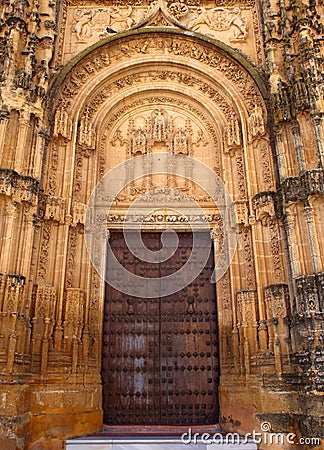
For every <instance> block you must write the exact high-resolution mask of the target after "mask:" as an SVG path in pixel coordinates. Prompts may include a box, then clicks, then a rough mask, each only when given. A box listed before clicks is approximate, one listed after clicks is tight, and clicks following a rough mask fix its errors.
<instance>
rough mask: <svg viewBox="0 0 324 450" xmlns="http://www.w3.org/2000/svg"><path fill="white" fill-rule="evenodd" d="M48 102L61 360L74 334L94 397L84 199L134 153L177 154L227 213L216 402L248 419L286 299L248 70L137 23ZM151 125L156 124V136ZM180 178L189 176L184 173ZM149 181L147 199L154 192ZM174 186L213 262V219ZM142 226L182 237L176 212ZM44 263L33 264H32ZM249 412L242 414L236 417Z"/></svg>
mask: <svg viewBox="0 0 324 450" xmlns="http://www.w3.org/2000/svg"><path fill="white" fill-rule="evenodd" d="M159 14H160V13H159ZM52 92H53V101H54V105H53V111H54V114H53V135H52V138H51V140H50V143H49V152H48V153H49V162H48V169H47V173H46V176H45V178H46V192H48V193H49V202H50V201H51V200H52V199H53V204H55V205H58V206H57V207H56V208H55V209H53V214H54V216H55V220H57V222H58V224H57V227H56V228H53V229H52V230H51V231H50V233H52V236H53V241H52V242H54V241H55V242H57V243H58V244H57V245H59V246H60V243H61V242H67V245H66V246H65V247H64V246H63V247H62V248H61V250H60V252H58V255H57V259H56V261H55V264H58V265H60V264H61V266H62V267H64V268H65V269H64V271H65V278H64V280H62V276H61V275H59V274H58V273H56V272H54V273H53V275H52V278H53V279H52V280H49V282H51V283H52V284H58V285H59V286H60V290H59V293H58V295H59V296H60V299H61V300H60V303H61V304H62V305H64V307H62V308H58V309H57V311H56V315H57V317H56V319H55V320H56V322H57V323H60V324H63V325H60V326H61V327H62V328H63V335H64V342H66V349H67V351H71V352H72V349H73V346H72V343H73V329H74V328H73V327H75V328H76V331H77V335H78V336H80V350H79V351H78V352H76V351H74V353H73V352H72V353H73V355H74V356H73V358H74V359H73V364H74V366H73V367H74V368H75V370H77V371H78V370H80V371H81V372H82V371H83V372H84V373H86V374H87V377H88V378H87V379H91V383H90V386H91V389H92V390H96V392H97V393H98V392H101V389H102V386H101V377H100V370H101V363H102V348H101V343H102V335H103V329H102V323H103V320H102V319H103V316H104V305H105V286H104V282H103V281H102V280H101V279H100V277H99V275H98V274H97V272H96V271H95V270H94V268H93V267H92V265H91V264H90V262H89V260H88V257H87V251H86V247H85V243H84V237H83V224H84V213H85V210H86V206H87V203H88V201H89V197H90V194H91V192H92V190H93V189H94V187H95V186H96V184H97V183H98V182H99V180H100V179H101V178H102V177H103V176H104V174H105V173H107V172H108V171H109V170H110V169H111V168H113V167H115V166H117V165H118V164H119V163H125V162H126V164H125V167H124V173H123V176H122V180H121V179H118V180H115V182H116V184H118V183H121V184H122V185H124V184H125V182H126V181H127V180H129V177H130V176H133V175H132V174H134V173H135V174H136V170H138V168H137V167H136V157H138V155H143V154H144V155H147V154H150V153H151V154H154V153H155V152H162V153H163V152H164V153H168V152H171V151H173V152H174V151H176V152H179V154H180V153H183V154H185V155H188V156H190V157H193V158H195V159H197V160H199V161H201V162H203V163H204V164H206V165H207V166H208V167H209V168H210V169H211V170H213V171H214V173H216V174H217V175H218V176H219V177H220V178H221V179H222V180H223V182H224V184H225V186H226V188H227V190H228V191H229V193H230V195H231V197H232V200H233V202H234V205H235V209H236V214H237V218H238V224H239V229H238V249H237V252H236V254H235V256H234V259H233V261H232V264H231V266H230V267H229V268H228V270H227V271H226V273H225V274H224V275H223V277H222V278H221V279H220V280H219V281H218V282H217V284H216V292H217V295H216V297H217V311H218V316H217V320H218V332H219V355H220V373H221V377H220V382H219V392H220V410H221V415H223V416H226V417H230V416H231V414H232V412H233V411H234V410H235V415H236V417H239V418H240V420H241V421H242V422H241V423H244V422H245V420H246V418H247V417H252V416H253V412H254V411H255V406H254V400H253V401H252V400H251V398H250V397H249V395H250V394H249V380H250V377H251V374H253V373H255V374H256V375H257V374H258V373H259V366H258V364H255V361H256V355H257V354H258V353H259V352H261V353H262V352H263V351H265V350H266V349H268V348H269V346H270V347H271V346H272V348H273V339H271V336H273V323H272V322H271V321H270V320H268V316H269V314H270V315H271V311H270V310H269V309H267V307H266V299H265V288H266V287H267V286H269V285H278V286H281V287H282V289H283V290H282V291H281V290H280V289H279V290H278V295H279V297H280V298H278V301H279V302H280V301H285V297H284V289H285V285H284V282H285V277H286V274H285V266H284V262H283V254H284V252H283V249H282V248H281V244H280V242H281V238H280V237H279V239H278V242H279V243H276V238H277V236H280V233H281V231H280V226H279V223H278V220H279V219H277V218H276V217H275V216H274V214H272V211H273V208H274V196H273V194H272V192H273V189H274V187H275V179H274V174H273V165H272V157H271V151H270V143H269V136H268V129H267V119H266V117H267V110H266V105H265V101H264V96H265V90H264V88H263V84H262V82H261V78H260V77H259V75H258V73H257V71H256V70H255V69H254V68H253V67H252V65H251V64H250V63H248V62H247V61H246V60H245V59H244V58H243V57H242V56H241V55H239V54H238V53H236V52H235V51H233V50H231V49H230V48H229V47H227V46H226V45H225V44H221V43H219V42H217V41H214V40H211V39H208V38H204V39H202V38H201V37H199V36H198V35H196V34H195V33H191V34H190V36H189V35H186V34H185V33H183V32H182V30H179V29H176V27H174V26H173V25H172V26H169V25H163V26H158V28H157V29H156V28H155V27H151V26H150V25H149V24H148V25H147V26H146V25H145V24H144V25H143V28H142V29H138V30H136V31H130V32H125V33H120V34H119V35H118V36H116V37H111V38H108V39H105V40H102V41H101V42H100V43H97V44H95V45H93V46H92V47H90V48H88V49H87V50H86V51H84V52H83V53H82V54H80V55H79V56H78V57H76V58H75V59H74V60H72V61H71V63H69V64H68V65H67V66H66V67H65V69H64V70H63V71H62V73H61V75H60V77H58V81H57V84H56V85H55V86H54V87H53V90H52ZM157 118H162V121H161V123H162V122H163V123H164V125H163V123H162V126H160V127H159V126H157V125H156V127H155V125H153V124H155V123H156V124H157V122H158V120H157ZM166 124H168V127H169V129H168V130H169V131H168V133H167V132H166V130H165V129H164V128H165V126H166ZM59 155H60V157H59ZM184 170H185V171H187V173H190V170H191V168H190V165H189V166H187V167H184ZM171 178H172V177H169V181H167V182H166V185H167V186H168V182H170V180H171ZM147 181H148V183H147V186H146V187H145V186H144V194H145V189H148V190H149V189H151V187H152V185H151V184H150V180H147ZM160 181H161V180H160ZM154 182H156V185H155V187H160V188H163V186H161V185H159V180H155V181H154V180H153V186H154ZM171 184H172V183H171ZM180 187H181V189H183V190H184V191H185V192H190V195H191V196H192V197H193V198H194V199H195V200H196V201H197V202H198V203H199V205H200V206H201V207H202V208H203V210H204V213H205V215H206V217H207V218H208V226H209V229H210V230H211V231H212V238H213V240H215V242H214V247H215V254H216V256H217V254H218V253H219V245H220V244H221V243H222V242H224V240H226V236H224V230H223V227H222V223H221V220H220V216H219V214H218V213H217V211H216V210H215V208H214V205H213V204H212V203H211V202H210V198H208V196H206V194H205V193H204V192H202V191H201V190H199V189H198V188H196V187H194V186H193V185H185V184H184V185H182V186H180ZM142 188H143V186H142V185H139V184H136V182H135V183H133V184H131V185H130V190H129V191H128V193H127V195H123V194H121V195H120V196H117V197H116V199H115V203H114V208H113V210H112V212H111V214H109V215H108V217H106V218H105V219H104V224H105V226H104V227H103V229H102V235H103V236H107V230H109V231H110V233H113V232H114V230H115V231H116V230H118V229H120V227H121V226H122V224H123V221H124V218H125V214H126V211H127V208H128V206H129V202H130V201H133V200H134V199H136V197H137V196H138V195H143V191H142ZM186 190H187V191H186ZM261 194H262V195H261ZM61 198H64V199H65V198H68V199H69V200H68V204H67V208H68V210H69V217H70V220H71V226H66V224H63V223H60V216H59V214H60V207H59V205H60V204H61V203H60V201H61V200H60V199H61ZM56 216H57V218H56ZM267 218H270V219H271V223H269V222H267ZM150 220H152V221H153V223H154V227H153V228H154V230H155V231H159V227H162V228H163V227H164V226H165V224H166V223H168V221H170V222H172V224H173V225H174V226H175V227H177V228H178V231H179V232H185V231H186V227H185V225H184V222H183V217H181V215H179V214H171V213H169V212H167V211H159V212H158V213H157V214H156V215H155V217H153V218H151V219H150ZM170 222H169V223H170ZM151 223H152V222H151ZM265 224H269V226H268V225H266V226H265ZM46 227H47V228H46ZM42 233H43V235H42V237H41V239H44V240H46V239H47V236H48V235H49V230H48V224H47V225H45V226H44V230H43V232H42ZM53 233H54V234H53ZM52 245H56V244H52ZM95 245H97V248H96V254H97V258H98V259H100V260H105V257H106V255H105V251H106V250H105V248H104V246H102V245H101V244H100V242H99V240H98V243H97V244H96V242H95ZM265 255H266V258H267V263H266V264H267V265H268V267H269V271H268V275H267V277H266V279H265V278H262V272H260V271H257V270H256V268H257V267H264V264H265V261H264V258H265ZM44 259H46V258H43V255H42V254H41V255H40V262H41V264H42V261H43V260H44ZM57 277H59V279H56V278H57ZM276 292H277V291H276ZM75 308H79V313H80V314H79V316H78V317H80V320H78V322H77V323H75V324H74V322H73V320H72V319H71V314H70V311H71V310H75ZM81 309H82V310H81ZM258 324H259V325H258ZM57 339H58V341H59V339H60V333H59V332H58V333H57ZM81 348H82V349H81ZM80 355H81V356H80ZM82 388H83V387H82ZM238 404H239V405H241V406H240V407H239V408H238V407H237V406H238ZM246 405H248V408H250V414H249V416H247V415H246V414H245V412H244V411H246ZM101 408H102V396H101V395H96V396H95V404H94V405H93V410H94V411H96V412H98V411H101ZM216 409H217V406H216ZM216 409H215V411H216ZM237 411H239V412H237ZM96 420H97V419H96Z"/></svg>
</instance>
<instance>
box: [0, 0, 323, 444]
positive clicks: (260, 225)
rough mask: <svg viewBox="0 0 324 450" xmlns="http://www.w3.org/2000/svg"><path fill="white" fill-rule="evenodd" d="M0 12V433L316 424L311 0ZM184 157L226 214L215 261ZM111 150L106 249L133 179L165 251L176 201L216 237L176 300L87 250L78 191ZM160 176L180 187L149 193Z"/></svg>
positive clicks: (319, 70) (315, 20)
mask: <svg viewBox="0 0 324 450" xmlns="http://www.w3.org/2000/svg"><path fill="white" fill-rule="evenodd" d="M0 14H1V19H0V43H1V45H0V77H1V97H0V147H1V153H0V158H1V163H0V208H1V214H0V224H1V241H0V251H1V258H0V308H1V309H0V371H1V384H0V398H1V403H0V404H1V413H0V424H1V427H0V446H1V445H3V448H8V449H9V448H13V449H14V448H17V449H27V448H32V449H34V450H36V449H37V448H43V447H40V446H41V445H45V444H46V446H47V447H46V448H53V449H54V448H60V447H59V446H60V445H61V443H62V442H64V441H65V440H66V439H67V438H70V437H74V436H80V435H83V434H86V433H90V432H94V431H98V430H100V429H102V428H103V426H104V424H108V423H109V424H112V425H127V424H132V425H139V426H140V425H148V424H149V425H152V426H156V425H166V426H168V425H179V426H184V425H185V426H189V425H191V424H192V425H194V424H197V425H204V424H215V423H219V424H220V427H221V429H222V430H224V431H235V432H238V433H241V434H244V433H247V432H252V431H253V430H256V431H261V430H262V426H263V427H264V425H263V424H264V423H267V424H270V430H272V431H273V432H275V433H283V434H285V435H286V434H287V433H294V434H295V435H296V439H297V440H298V439H299V438H301V437H304V438H312V437H313V438H322V439H323V438H324V436H323V408H322V407H321V405H322V401H323V400H322V399H323V391H324V367H323V360H324V350H323V321H322V320H323V319H322V318H323V312H324V270H323V264H324V249H323V239H322V236H323V233H324V221H323V209H324V201H323V195H324V175H323V161H324V122H323V120H324V116H323V107H324V102H323V57H324V54H323V32H324V24H323V15H324V6H323V4H322V2H321V1H320V0H309V1H308V2H307V1H305V0H304V1H301V0H291V1H288V0H281V1H279V2H277V1H275V0H269V1H260V0H188V1H187V0H180V1H175V2H173V1H172V0H161V1H159V2H156V1H151V0H144V1H137V0H131V1H129V2H124V1H123V0H84V1H81V0H58V1H56V2H47V1H44V0H35V1H34V0H31V1H30V2H27V1H24V0H17V1H12V2H10V1H8V2H3V3H2V5H1V7H0ZM163 153H164V154H167V155H168V157H169V159H168V160H167V162H166V163H165V164H164V162H163V161H164V160H163V157H161V161H162V162H163V164H164V166H165V167H167V168H165V167H164V169H165V171H164V172H165V177H164V178H163V177H161V176H159V175H155V176H153V175H151V172H152V170H153V169H152V168H154V170H155V171H156V172H158V171H159V163H158V162H157V158H158V156H156V155H159V154H163ZM172 155H173V156H174V155H179V157H182V158H183V159H181V161H183V167H180V168H179V167H178V166H177V164H178V163H176V162H174V161H173V160H172V158H171V156H172ZM148 156H152V158H153V159H152V161H153V162H152V161H151V162H150V160H149V159H147V157H148ZM141 158H144V160H143V161H145V163H143V166H141V168H139V166H138V161H142V159H141ZM145 158H146V159H145ZM170 158H171V159H170ZM193 160H194V161H199V162H200V163H203V164H204V165H205V166H206V167H208V168H209V169H210V170H212V171H213V173H215V174H216V175H217V176H218V177H219V179H220V180H221V181H222V183H223V184H224V186H225V187H226V191H227V192H228V194H229V196H230V198H231V202H232V205H233V208H234V210H235V213H236V219H235V220H236V228H235V233H236V239H237V243H236V248H235V252H234V254H233V255H232V256H233V257H232V259H231V261H228V264H227V266H226V268H225V270H224V271H223V273H221V276H219V277H217V271H218V270H220V269H219V268H218V267H217V258H218V256H219V253H220V252H221V250H220V248H222V246H223V247H224V246H226V242H227V239H228V233H227V231H226V230H225V228H224V226H223V224H222V220H221V215H220V213H219V210H218V209H217V208H215V204H214V203H213V202H212V198H211V196H210V195H208V193H206V192H203V191H202V189H200V188H199V187H197V186H196V185H194V180H195V179H197V178H199V176H198V172H197V170H198V169H197V167H196V165H195V163H193ZM162 162H161V165H162ZM150 164H151V165H150ZM154 164H155V165H154ZM197 164H198V163H197ZM118 165H121V166H122V167H123V172H122V176H120V174H119V176H118V178H116V179H115V181H114V180H112V181H111V180H110V182H111V183H112V184H114V182H116V184H117V185H118V186H119V184H118V183H120V182H121V185H120V192H119V193H118V194H116V196H115V197H114V199H113V202H112V207H111V209H110V212H109V214H108V215H107V216H105V217H104V219H103V224H104V225H103V226H102V227H101V234H100V239H99V238H98V239H97V237H95V239H94V246H95V253H96V254H97V259H101V261H104V264H107V258H106V253H105V251H106V250H105V244H104V243H105V242H110V243H111V246H112V248H114V249H115V250H114V251H115V254H116V256H117V258H119V261H120V262H123V260H124V262H125V261H126V262H127V264H128V267H129V268H130V267H133V266H134V265H136V264H137V262H136V261H135V260H132V259H130V258H131V257H130V256H129V255H127V254H126V252H125V242H124V241H123V237H122V234H121V233H122V231H123V224H124V223H125V220H126V219H125V218H126V217H127V211H128V208H129V206H130V204H131V203H132V202H133V201H136V199H137V198H138V197H141V198H142V199H144V200H145V201H146V202H147V203H146V204H147V205H149V204H150V197H149V193H150V192H151V191H152V190H155V194H156V193H157V194H158V196H157V197H155V198H156V199H158V200H157V204H156V203H155V204H154V211H152V208H151V209H150V208H149V207H147V208H146V207H145V208H146V209H145V208H144V210H143V211H144V212H143V217H144V219H143V220H142V222H143V223H144V225H143V226H144V235H145V239H144V241H145V240H146V243H147V244H148V246H149V247H150V248H152V249H155V245H157V244H156V242H159V236H160V234H161V232H162V231H163V230H164V229H166V228H168V227H171V228H173V229H174V230H176V231H177V232H178V235H179V245H180V251H179V253H178V254H177V255H176V257H175V260H176V261H178V260H181V257H182V255H185V254H187V253H188V251H187V249H188V248H189V247H190V245H189V244H188V242H189V241H190V239H191V238H190V236H189V234H188V232H189V229H188V224H187V222H186V219H185V218H184V216H183V214H181V213H179V212H177V209H179V208H178V207H179V205H180V204H181V201H183V199H184V198H185V197H186V198H187V197H188V196H189V197H192V198H194V199H195V201H196V203H197V204H198V205H199V208H201V211H203V213H204V216H205V218H206V221H207V224H208V233H209V234H208V239H209V240H210V243H211V244H212V248H213V250H214V254H213V255H212V256H210V259H209V260H208V262H207V266H206V268H205V269H204V271H203V275H202V276H200V278H198V282H192V284H190V285H189V287H188V288H184V290H183V291H182V293H181V295H180V294H179V296H178V297H176V296H175V295H174V296H173V295H170V296H169V297H166V299H167V300H163V295H161V296H160V297H161V298H159V299H158V300H157V302H156V303H154V302H148V301H144V300H141V301H139V299H136V298H135V296H134V295H133V296H129V295H127V294H120V295H119V294H117V293H116V292H117V290H116V291H114V290H113V288H111V287H109V285H108V283H105V281H104V280H103V279H102V277H101V276H100V274H99V273H98V271H97V270H96V267H95V264H93V261H91V260H90V258H89V255H88V251H87V246H86V242H85V228H86V227H85V223H86V220H87V205H88V204H89V200H90V196H91V193H92V192H93V190H94V189H95V187H96V186H97V185H98V183H99V184H100V180H102V179H103V178H104V176H105V174H107V173H109V171H111V170H112V169H114V168H115V167H117V166H118ZM144 166H145V171H144V174H145V177H144V179H143V177H142V178H141V179H139V178H138V176H139V175H138V174H141V173H143V172H141V170H143V167H144ZM153 166H154V167H153ZM160 169H161V168H160ZM177 170H178V171H179V170H180V171H181V170H182V171H183V172H181V173H183V175H182V177H180V178H181V179H177V177H176V172H177ZM136 174H137V178H136ZM121 178H122V180H121ZM138 180H139V181H138ZM188 180H189V181H188ZM166 189H173V190H172V192H173V193H174V192H176V193H178V194H177V195H178V197H177V196H176V194H174V195H175V197H172V198H170V197H168V199H167V201H168V204H169V205H170V208H169V209H168V208H166V207H165V204H164V206H163V208H159V207H158V205H159V202H160V200H159V199H160V198H162V197H163V196H164V197H163V198H164V200H165V195H166ZM179 192H180V194H179ZM169 194H170V192H168V195H169ZM159 196H161V197H159ZM102 200H103V201H105V198H104V197H103V198H102ZM162 203H163V202H162ZM154 236H156V239H157V240H156V241H154V239H155V237H154ZM188 246H189V247H188ZM157 248H159V247H157ZM189 253H190V251H189ZM127 264H126V266H127ZM215 266H216V269H215V272H216V280H217V282H216V283H214V284H213V289H211V288H210V286H209V287H207V285H206V280H207V279H208V278H210V277H211V273H212V271H213V268H214V267H215ZM176 269H177V267H176ZM105 270H106V269H105ZM107 270H108V271H109V267H108V268H107ZM131 270H132V269H131ZM141 270H142V269H141ZM143 270H144V272H145V273H146V274H148V273H151V275H149V276H151V277H152V278H154V277H155V276H157V273H159V274H161V273H162V272H163V271H164V272H163V273H168V272H167V271H168V270H169V268H168V267H165V266H163V265H160V266H159V267H158V269H157V270H158V272H154V273H153V275H152V270H153V269H152V268H151V266H149V265H148V266H147V267H146V268H144V269H143ZM144 272H143V273H144ZM138 273H140V272H138ZM154 274H155V275H154ZM185 289H187V290H185ZM148 297H150V296H148ZM152 330H153V331H152ZM127 343H128V344H127ZM197 349H198V350H197ZM178 373H179V374H181V377H182V378H181V380H184V382H183V385H182V384H181V383H180V381H179V380H180V376H178V375H177V374H178ZM193 374H194V376H193ZM136 377H138V378H136ZM116 380H117V381H116ZM136 380H137V381H136ZM138 380H140V381H138ZM143 380H144V381H143ZM117 394H118V395H117ZM156 405H159V407H158V408H157V407H156ZM176 405H180V406H179V407H177V406H176ZM157 409H158V410H159V412H157ZM122 411H124V413H123V414H122V413H121V412H122ZM263 431H269V429H268V430H263ZM299 447H300V448H301V446H299ZM261 448H266V444H265V443H264V444H263V447H261ZM278 448H294V447H293V445H291V446H289V445H288V444H287V443H285V444H284V446H281V447H280V445H279V446H278ZM305 448H309V447H307V446H306V447H305Z"/></svg>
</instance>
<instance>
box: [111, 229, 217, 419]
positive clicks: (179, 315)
mask: <svg viewBox="0 0 324 450" xmlns="http://www.w3.org/2000/svg"><path fill="white" fill-rule="evenodd" d="M160 237H161V234H160V233H155V232H151V233H145V234H143V235H142V238H143V241H144V243H145V245H146V247H147V248H149V249H150V250H153V251H155V250H156V251H157V250H159V249H160V248H161V239H160ZM178 238H179V245H178V248H177V250H176V252H175V253H174V255H173V256H172V257H171V258H169V259H168V260H166V261H163V262H160V263H147V262H143V261H141V260H139V259H138V258H137V257H136V256H134V255H133V254H132V253H131V252H130V251H129V250H128V248H127V246H126V244H125V240H124V238H123V235H122V234H121V233H111V237H110V241H109V242H110V247H111V249H112V251H113V253H114V255H115V256H116V257H117V259H118V260H119V261H120V262H121V263H122V264H123V266H124V267H125V268H126V269H127V270H128V271H130V272H133V273H136V274H138V275H140V276H142V277H148V278H162V277H164V276H167V275H169V274H171V273H174V272H176V271H177V270H179V268H180V267H182V266H183V265H184V264H185V262H186V261H187V260H188V258H189V255H190V253H191V251H192V242H193V240H192V235H191V233H178ZM195 245H196V244H195ZM199 245H202V246H206V248H207V249H208V248H209V249H210V253H209V258H208V261H207V264H206V265H205V267H204V268H203V270H202V271H201V273H200V274H199V276H198V277H197V278H196V279H195V280H194V281H193V282H191V283H190V284H189V285H188V286H186V287H184V288H183V289H182V290H180V291H179V292H176V293H174V294H172V295H169V296H165V297H160V296H159V293H158V292H157V293H156V295H155V296H154V297H152V298H137V297H136V296H130V295H126V294H123V293H122V292H120V291H118V290H116V289H114V288H112V287H111V286H110V285H109V284H107V285H106V293H105V308H104V327H103V354H102V381H103V409H104V423H105V424H114V425H193V424H212V423H217V422H218V414H219V404H218V384H219V354H218V330H217V311H216V299H215V284H213V283H212V282H211V276H212V273H213V269H214V258H213V251H212V248H211V240H210V236H209V233H199ZM208 251H209V250H208ZM107 270H109V258H108V261H107Z"/></svg>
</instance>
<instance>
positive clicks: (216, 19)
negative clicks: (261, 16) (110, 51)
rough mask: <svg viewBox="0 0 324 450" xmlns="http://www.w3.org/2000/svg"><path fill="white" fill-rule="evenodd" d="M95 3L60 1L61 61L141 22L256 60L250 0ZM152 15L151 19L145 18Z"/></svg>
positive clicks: (256, 32) (257, 33)
mask: <svg viewBox="0 0 324 450" xmlns="http://www.w3.org/2000/svg"><path fill="white" fill-rule="evenodd" d="M98 3H99V2H98V1H96V2H94V1H88V2H86V3H84V2H83V3H81V2H80V3H79V2H68V4H67V3H65V4H64V10H65V14H64V16H63V22H62V24H61V27H62V28H63V29H65V39H64V44H63V42H62V43H61V45H64V48H62V49H61V50H60V52H59V55H60V56H61V57H63V61H64V62H67V61H68V60H69V59H70V58H71V57H72V56H74V55H75V54H76V53H78V52H79V51H81V50H83V49H84V48H85V47H86V46H89V45H91V44H93V43H94V42H97V41H98V40H100V39H103V38H105V37H108V36H113V35H114V34H117V33H120V32H122V31H125V30H129V29H131V28H134V27H137V26H138V25H139V24H142V23H143V26H149V27H152V26H154V27H156V26H163V27H168V26H171V27H184V28H187V29H189V30H193V31H196V32H198V33H202V34H205V35H207V36H210V37H214V38H217V39H219V40H221V41H224V42H226V43H228V44H230V45H232V46H234V47H238V48H240V49H242V50H243V51H245V52H246V54H248V55H249V56H250V57H251V58H252V59H254V60H255V61H257V62H259V60H258V52H257V47H258V46H259V43H260V30H259V28H258V27H257V26H256V20H255V13H256V11H255V5H254V2H252V1H251V2H250V4H244V3H243V2H242V3H243V4H239V2H236V4H233V5H230V4H226V5H221V4H218V5H215V6H216V7H210V5H206V6H203V5H202V4H200V3H202V2H197V3H198V4H197V3H196V4H195V2H189V3H183V2H167V4H165V2H164V1H163V2H162V3H160V8H161V9H160V10H159V9H158V5H156V4H155V3H154V2H152V3H151V4H146V5H145V4H141V5H138V4H131V3H127V4H121V3H118V4H117V3H115V4H114V3H113V2H111V4H109V3H108V4H107V3H106V2H105V4H103V5H98ZM154 12H155V16H154ZM152 14H153V19H151V20H148V19H149V18H150V17H151V16H152ZM170 19H171V20H170ZM172 19H173V21H172ZM147 20H148V22H147ZM146 22H147V24H146ZM145 24H146V25H145Z"/></svg>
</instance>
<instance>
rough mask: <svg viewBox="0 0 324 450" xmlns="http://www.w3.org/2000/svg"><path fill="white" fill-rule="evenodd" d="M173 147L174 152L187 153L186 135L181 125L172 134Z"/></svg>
mask: <svg viewBox="0 0 324 450" xmlns="http://www.w3.org/2000/svg"><path fill="white" fill-rule="evenodd" d="M173 149H174V152H175V153H183V154H186V153H187V135H186V133H185V131H184V129H183V128H182V127H180V128H179V129H178V130H177V131H176V133H175V135H174V139H173Z"/></svg>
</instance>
